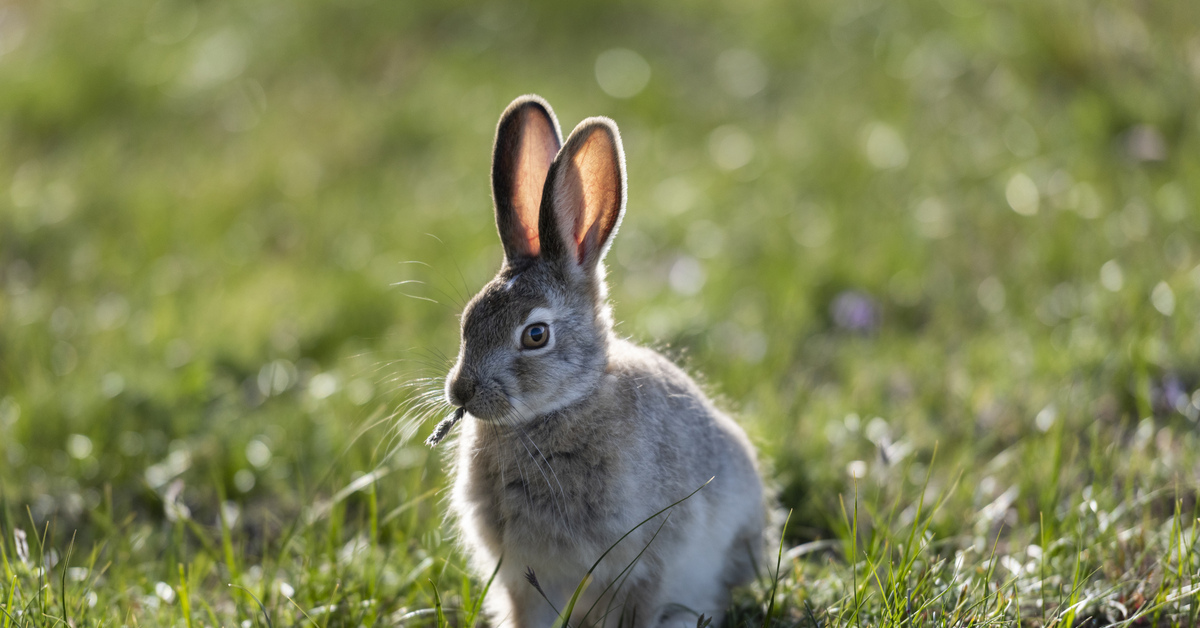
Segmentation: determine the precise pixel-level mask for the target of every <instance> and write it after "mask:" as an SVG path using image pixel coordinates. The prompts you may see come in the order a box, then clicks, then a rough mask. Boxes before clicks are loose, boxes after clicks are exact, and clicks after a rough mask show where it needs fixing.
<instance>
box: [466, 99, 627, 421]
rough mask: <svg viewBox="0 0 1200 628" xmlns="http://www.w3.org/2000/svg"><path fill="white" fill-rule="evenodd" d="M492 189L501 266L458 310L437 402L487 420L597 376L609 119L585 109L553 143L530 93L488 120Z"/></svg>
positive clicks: (619, 197)
mask: <svg viewBox="0 0 1200 628" xmlns="http://www.w3.org/2000/svg"><path fill="white" fill-rule="evenodd" d="M492 196H493V200H494V202H495V208H496V227H497V229H498V230H499V232H500V240H501V242H502V243H503V245H504V263H503V265H502V266H501V268H500V272H499V273H498V274H497V275H496V278H495V279H493V280H492V281H491V282H489V283H488V284H487V285H486V286H484V288H483V290H481V291H480V293H479V294H478V295H476V296H475V297H474V298H473V299H471V301H470V303H468V304H467V307H466V309H465V310H464V312H463V315H462V343H461V345H460V348H459V354H458V360H457V362H456V363H455V365H454V367H453V368H452V369H451V371H450V374H449V376H448V377H447V378H446V397H447V400H448V401H449V402H450V403H451V404H453V405H455V406H458V407H463V408H466V410H467V411H468V412H470V413H471V415H472V416H474V417H476V418H478V419H481V420H483V421H487V422H489V423H494V424H497V425H519V424H521V423H524V422H527V421H530V420H532V419H533V418H535V417H538V416H541V415H544V414H546V413H548V412H552V411H554V410H557V409H560V408H563V407H565V406H567V405H570V404H571V403H574V402H576V401H578V400H580V399H582V398H584V397H585V396H587V395H588V394H589V393H591V392H592V391H593V390H595V388H596V387H597V386H598V385H599V383H600V380H601V378H602V377H603V375H604V370H605V367H606V365H607V363H608V357H607V349H608V338H609V335H610V334H611V332H612V317H611V314H610V309H609V306H608V302H607V291H606V288H605V285H604V267H603V264H602V260H603V258H604V254H605V252H607V250H608V246H609V243H610V242H611V241H612V237H613V235H614V234H615V233H616V231H617V227H618V225H619V224H620V222H621V217H622V216H623V215H624V213H625V159H624V153H623V152H622V149H621V137H620V135H619V133H618V132H617V126H616V124H614V123H613V121H612V120H609V119H607V118H589V119H587V120H584V121H583V122H581V123H580V124H579V126H577V127H575V130H574V131H572V132H571V136H570V137H569V138H567V141H566V144H565V145H564V144H563V143H562V139H561V134H560V131H559V127H558V121H557V120H556V119H555V117H554V113H553V111H552V110H551V109H550V105H548V104H547V103H546V102H545V101H543V100H542V99H540V98H538V97H536V96H523V97H521V98H518V99H517V100H515V101H513V103H512V104H511V105H509V106H508V109H506V110H505V112H504V114H503V115H502V116H501V117H500V123H499V125H498V126H497V128H496V142H495V147H494V151H493V156H492Z"/></svg>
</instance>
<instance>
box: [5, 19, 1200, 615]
mask: <svg viewBox="0 0 1200 628" xmlns="http://www.w3.org/2000/svg"><path fill="white" fill-rule="evenodd" d="M1196 24H1200V3H1196V2H1158V3H1149V2H1148V3H1136V2H1108V1H1097V2H1087V1H1082V0H1080V1H1074V0H1049V1H1044V2H1024V1H1020V0H995V1H991V2H973V1H970V0H938V1H917V0H912V1H907V0H904V1H890V2H884V1H881V0H812V1H809V2H785V1H781V0H780V1H776V0H749V1H744V2H732V1H731V2H724V3H721V2H712V1H700V2H691V3H667V2H615V3H614V2H604V3H601V2H585V3H571V7H570V8H569V9H568V8H566V7H564V6H559V4H558V3H551V2H543V1H541V0H533V1H531V2H527V3H524V2H515V1H514V2H505V1H502V0H496V1H494V2H490V3H484V4H478V5H476V4H468V3H464V2H445V3H423V2H383V1H377V2H376V1H369V0H361V1H358V0H356V1H352V2H340V3H338V2H315V1H312V0H298V1H279V0H251V1H250V2H227V1H216V0H214V1H206V2H195V3H192V2H188V1H187V0H163V1H162V2H157V3H154V2H143V1H141V0H130V1H127V2H119V3H110V2H99V1H96V0H62V1H61V2H32V1H20V0H18V1H17V2H9V3H6V4H4V5H3V6H0V147H2V148H0V192H2V193H0V532H2V539H0V609H2V612H0V627H3V628H10V627H26V626H54V625H62V624H63V622H65V624H66V625H69V626H74V627H81V626H121V625H128V626H133V625H139V626H168V625H170V626H189V627H193V626H209V625H211V626H217V625H224V626H233V625H241V626H253V625H260V626H283V625H315V626H322V627H323V626H359V625H366V626H372V625H433V624H435V623H436V624H443V623H446V624H450V625H467V624H469V623H471V621H472V620H473V619H474V616H473V614H472V610H471V609H473V608H475V607H476V603H477V601H478V599H479V597H480V596H481V595H482V594H483V583H481V582H478V581H475V580H472V579H470V578H469V577H468V576H466V575H465V574H464V572H463V567H462V565H463V563H462V560H461V557H460V556H459V555H458V554H456V552H455V550H454V548H453V544H452V542H451V540H450V539H449V538H448V534H447V531H446V530H447V527H446V525H445V524H444V522H443V512H444V502H443V498H444V495H445V493H444V488H445V485H446V481H445V475H444V469H445V466H446V460H445V459H444V457H443V455H442V453H441V452H440V451H438V450H433V451H430V450H429V449H427V448H425V447H424V446H423V445H422V444H421V439H422V438H423V437H424V435H425V434H427V433H428V431H429V430H430V429H432V426H433V424H434V422H435V421H436V420H437V419H440V418H441V415H439V414H437V413H436V412H432V413H431V412H421V411H418V410H421V409H420V408H416V410H412V411H410V409H412V408H414V406H415V400H416V395H417V394H418V392H419V391H420V390H422V386H426V387H428V386H430V385H436V382H434V383H433V384H428V383H424V384H423V383H422V381H423V380H421V379H420V378H423V377H431V378H437V377H439V376H440V375H441V373H442V372H443V371H444V369H445V366H446V357H447V356H449V355H452V354H453V353H455V351H456V348H457V327H456V318H455V315H456V313H457V310H458V307H459V305H460V304H461V302H462V300H463V298H464V297H466V296H468V295H469V294H470V293H471V292H473V291H474V290H475V289H476V288H477V287H479V286H480V285H481V284H482V283H483V281H485V280H486V279H487V278H488V277H489V276H490V275H491V273H492V272H494V270H495V268H496V267H497V265H498V263H499V259H500V258H499V255H500V252H499V246H498V242H497V237H496V234H495V230H494V227H493V224H492V217H491V205H490V201H489V192H488V179H487V173H488V160H489V153H490V148H491V141H492V133H493V129H494V125H495V122H496V119H497V117H498V115H499V113H500V111H501V110H502V109H503V107H504V106H505V104H507V103H508V102H509V100H511V99H512V98H513V97H515V96H517V95H519V94H522V93H526V92H537V93H540V94H542V95H543V96H545V97H546V98H547V99H549V101H550V102H551V103H553V105H554V106H555V108H556V109H557V112H558V114H559V118H560V119H561V120H562V121H563V124H564V125H565V126H567V127H568V128H569V127H571V126H573V125H574V124H575V122H577V121H578V120H580V119H582V118H584V117H586V116H589V115H598V114H602V115H608V116H610V117H612V118H614V119H616V120H617V122H618V123H619V124H620V126H621V129H622V131H623V133H624V139H625V147H626V150H627V158H628V164H629V198H630V201H629V207H628V214H627V217H626V220H625V222H624V224H623V226H622V230H621V233H620V234H619V235H618V237H617V239H616V243H615V247H614V249H613V250H612V251H611V254H610V256H609V269H610V278H611V284H612V294H613V297H614V300H615V303H616V313H617V317H618V319H619V320H620V321H622V323H621V326H620V328H619V329H620V331H621V332H622V333H624V334H627V335H629V336H632V337H634V338H637V339H639V340H642V341H646V342H652V343H656V344H658V345H659V346H664V347H669V351H670V352H672V354H673V355H675V356H677V357H678V358H679V360H680V361H681V362H683V363H685V364H686V365H687V366H688V368H689V369H690V370H692V371H693V372H695V373H697V374H702V375H703V377H704V379H705V381H706V382H707V386H708V387H709V389H710V390H712V391H713V392H714V393H715V394H718V395H719V396H720V397H721V399H722V400H723V403H724V405H725V406H726V407H728V408H730V409H731V410H733V411H734V412H735V413H736V414H737V415H738V416H739V417H740V419H741V421H742V423H743V424H744V425H745V426H746V427H747V430H748V431H749V432H750V433H751V434H752V436H753V438H754V440H755V442H756V443H757V444H758V445H759V447H760V450H761V454H762V460H763V463H764V468H765V471H766V475H767V477H768V480H769V482H770V483H771V484H772V485H773V486H774V487H775V488H776V489H777V490H778V494H779V502H780V504H781V505H782V507H783V508H784V509H785V510H787V509H790V510H791V511H792V514H791V519H790V522H789V523H788V525H787V529H786V533H785V535H784V540H785V542H784V544H783V545H782V552H781V554H779V555H777V556H772V560H771V561H770V562H771V564H770V565H764V568H763V574H764V575H763V577H762V579H761V581H760V582H758V583H756V584H755V585H754V586H753V587H750V588H749V589H747V590H745V591H742V592H740V593H739V595H738V598H737V600H736V603H735V606H734V608H733V609H732V610H731V614H730V619H731V621H732V622H734V623H735V624H736V625H779V626H796V625H798V626H811V625H819V626H840V625H863V626H900V625H914V626H915V625H936V626H952V625H1025V626H1047V625H1062V626H1066V625H1072V624H1079V623H1085V624H1086V625H1089V626H1095V625H1105V624H1109V623H1118V622H1127V623H1128V624H1131V625H1156V626H1157V625H1179V626H1190V625H1196V624H1197V618H1198V614H1200V604H1198V603H1197V598H1196V592H1197V586H1198V585H1200V573H1198V570H1200V556H1197V553H1196V552H1197V549H1198V547H1197V537H1198V535H1200V528H1197V526H1196V523H1197V518H1196V516H1197V500H1196V495H1197V491H1196V489H1197V481H1198V477H1200V476H1198V473H1200V442H1198V438H1197V416H1198V414H1200V391H1197V390H1196V389H1197V387H1200V332H1198V331H1197V326H1196V321H1197V317H1198V316H1200V210H1198V207H1197V205H1198V199H1200V118H1198V117H1197V114H1196V111H1197V108H1196V103H1197V95H1198V93H1200V89H1198V87H1200V36H1198V35H1197V34H1196V28H1195V26H1196ZM402 282H412V283H402ZM417 282H420V283H417ZM429 381H433V380H429ZM409 384H412V385H409ZM780 525H782V522H781V524H780ZM776 561H778V564H779V565H780V568H779V570H778V572H777V576H775V575H773V574H774V573H776V570H775V564H776Z"/></svg>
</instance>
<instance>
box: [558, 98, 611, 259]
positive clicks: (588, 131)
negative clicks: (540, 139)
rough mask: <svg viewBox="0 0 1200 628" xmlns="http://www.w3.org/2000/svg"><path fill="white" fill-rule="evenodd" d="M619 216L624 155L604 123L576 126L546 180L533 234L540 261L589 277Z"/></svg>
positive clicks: (608, 122)
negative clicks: (561, 264) (539, 242)
mask: <svg viewBox="0 0 1200 628" xmlns="http://www.w3.org/2000/svg"><path fill="white" fill-rule="evenodd" d="M624 215H625V153H624V151H623V150H622V148H621V134H620V132H619V131H617V125H616V123H615V122H613V121H612V120H609V119H608V118H588V119H587V120H584V121H583V122H580V123H579V126H577V127H575V130H574V131H572V132H571V136H570V137H569V138H567V143H566V145H564V146H563V148H562V150H561V151H559V153H558V156H557V157H556V158H555V159H554V163H553V164H551V166H550V173H549V174H548V175H547V177H546V190H545V192H543V194H542V210H541V216H540V220H539V224H538V231H539V232H541V234H542V251H543V254H544V255H545V256H546V257H549V258H552V259H560V260H565V261H569V262H570V263H572V264H573V265H575V266H576V267H578V268H579V269H580V270H582V271H584V272H585V273H590V272H592V270H593V269H595V267H596V266H597V265H598V264H599V262H600V260H601V259H603V258H604V254H605V253H606V252H608V247H609V245H610V244H611V243H612V237H613V235H615V234H616V232H617V227H618V226H619V225H620V224H621V218H622V217H623V216H624Z"/></svg>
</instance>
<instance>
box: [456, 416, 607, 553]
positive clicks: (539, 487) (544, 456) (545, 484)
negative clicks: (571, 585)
mask: <svg viewBox="0 0 1200 628" xmlns="http://www.w3.org/2000/svg"><path fill="white" fill-rule="evenodd" d="M514 446H515V448H516V449H515V451H514V450H513V449H509V450H508V451H506V452H503V455H496V456H480V457H477V458H475V459H474V460H473V461H472V463H471V464H472V467H473V468H472V469H471V472H472V473H473V475H475V479H476V480H479V484H480V485H486V486H487V487H488V489H487V490H486V491H479V492H476V493H475V494H474V495H475V498H476V500H477V504H476V505H477V507H479V508H480V509H481V510H484V511H488V512H490V513H491V514H492V516H490V517H487V518H486V519H487V520H490V521H491V522H493V525H494V529H493V533H494V534H496V535H497V540H500V541H501V543H502V544H504V545H511V544H518V545H520V544H527V543H530V544H540V545H542V546H545V545H546V544H562V545H577V544H579V543H580V542H581V541H585V542H586V541H595V542H602V541H603V540H605V539H607V538H608V537H610V536H612V533H613V530H615V529H617V528H618V527H620V526H621V525H623V523H624V519H625V517H626V514H627V513H625V512H623V511H622V509H621V508H620V507H619V499H618V498H619V496H620V494H621V493H622V492H623V491H622V487H623V484H624V482H622V480H621V477H622V476H623V475H624V474H622V473H621V468H622V466H623V461H622V460H621V458H620V456H619V455H611V454H608V453H606V452H602V451H597V450H595V448H593V447H590V446H588V445H587V444H578V445H576V446H572V447H564V448H559V447H554V446H551V445H548V444H547V443H537V442H536V441H532V440H528V439H526V441H525V442H522V443H518V444H514Z"/></svg>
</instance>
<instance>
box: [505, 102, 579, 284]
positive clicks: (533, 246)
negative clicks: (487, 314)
mask: <svg viewBox="0 0 1200 628" xmlns="http://www.w3.org/2000/svg"><path fill="white" fill-rule="evenodd" d="M561 146H562V132H561V131H560V130H559V128H558V120H557V119H556V118H555V117H554V110H553V109H551V108H550V104H549V103H547V102H546V101H544V100H542V99H541V98H539V97H538V96H534V95H526V96H521V97H520V98H517V99H516V100H514V101H512V104H510V105H509V106H508V109H505V110H504V114H503V115H501V116H500V124H499V125H497V126H496V144H495V147H494V148H493V152H492V199H493V200H494V202H495V204H496V228H497V230H499V231H500V241H501V242H502V243H503V244H504V256H505V257H506V258H507V259H508V260H509V261H510V262H512V261H515V260H517V259H521V258H531V257H537V256H538V254H539V253H540V252H541V243H540V239H539V238H538V211H539V209H540V208H541V205H542V190H543V189H544V187H545V184H546V173H547V172H548V171H549V170H550V164H551V163H552V162H553V161H554V156H555V155H557V154H558V149H559V148H560V147H561Z"/></svg>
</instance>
